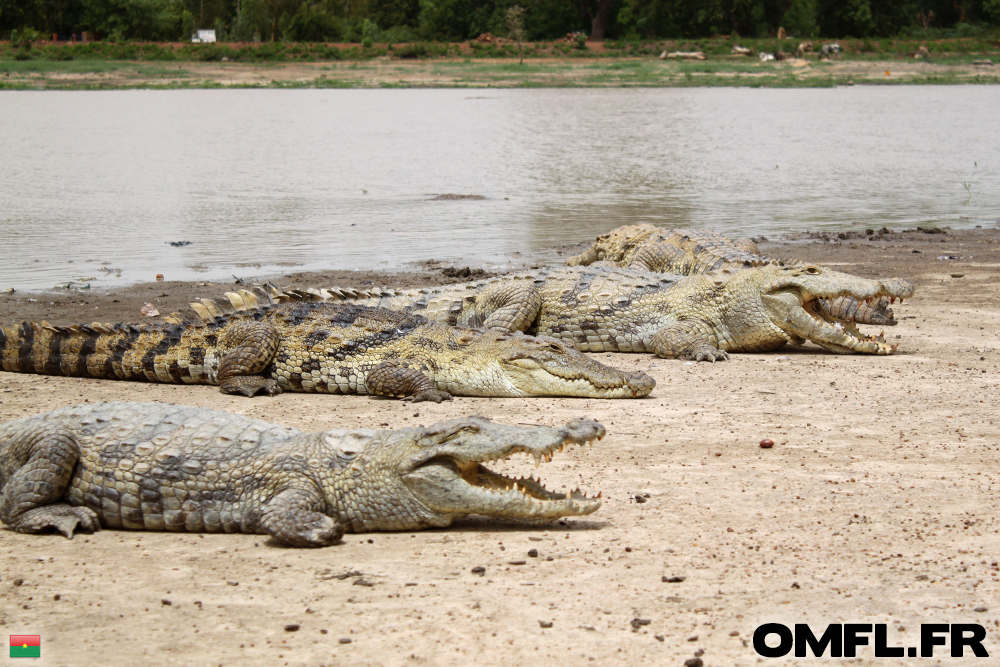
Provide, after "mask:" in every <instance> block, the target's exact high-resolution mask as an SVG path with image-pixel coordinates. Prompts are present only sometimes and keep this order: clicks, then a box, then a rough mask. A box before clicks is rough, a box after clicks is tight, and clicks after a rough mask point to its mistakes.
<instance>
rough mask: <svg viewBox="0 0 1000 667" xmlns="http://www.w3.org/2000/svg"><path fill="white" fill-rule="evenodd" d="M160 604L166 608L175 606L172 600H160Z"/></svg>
mask: <svg viewBox="0 0 1000 667" xmlns="http://www.w3.org/2000/svg"><path fill="white" fill-rule="evenodd" d="M160 604H162V605H163V606H164V607H169V606H170V605H172V604H173V602H171V601H170V600H160Z"/></svg>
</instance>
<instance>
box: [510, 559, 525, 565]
mask: <svg viewBox="0 0 1000 667" xmlns="http://www.w3.org/2000/svg"><path fill="white" fill-rule="evenodd" d="M527 562H528V561H526V560H512V561H510V562H508V563H507V564H508V565H524V564H525V563H527Z"/></svg>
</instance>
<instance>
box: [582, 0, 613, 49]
mask: <svg viewBox="0 0 1000 667" xmlns="http://www.w3.org/2000/svg"><path fill="white" fill-rule="evenodd" d="M612 2H613V0H597V7H596V8H593V3H591V2H587V3H586V4H587V10H586V11H587V18H589V19H590V39H592V40H593V41H595V42H599V41H602V40H603V39H604V36H605V35H606V34H607V32H608V22H609V21H610V20H611V4H612Z"/></svg>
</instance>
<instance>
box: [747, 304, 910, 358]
mask: <svg viewBox="0 0 1000 667" xmlns="http://www.w3.org/2000/svg"><path fill="white" fill-rule="evenodd" d="M761 299H762V301H763V302H764V308H765V310H766V311H767V314H768V317H770V318H771V322H772V323H773V324H774V325H775V326H777V327H778V328H780V329H781V330H782V331H784V332H785V333H786V334H788V335H789V337H790V338H792V339H793V340H794V339H805V340H809V341H812V342H813V343H816V344H817V345H819V346H820V347H822V348H823V349H825V350H829V351H830V352H836V353H838V354H892V353H893V352H894V351H895V350H896V347H897V346H896V345H889V344H888V343H886V342H885V339H884V338H882V337H881V336H879V337H875V336H870V337H864V336H863V335H862V334H861V332H860V331H858V329H857V327H855V326H854V324H853V323H852V322H840V321H838V320H836V319H835V318H833V317H831V316H829V315H828V314H827V313H826V312H825V311H824V310H823V308H822V306H821V305H820V304H819V302H818V300H817V299H815V298H812V297H811V296H808V295H807V296H803V294H802V293H801V292H794V291H785V292H779V293H777V294H764V295H761ZM859 300H860V301H864V300H865V299H863V298H862V299H859Z"/></svg>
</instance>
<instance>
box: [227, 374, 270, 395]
mask: <svg viewBox="0 0 1000 667" xmlns="http://www.w3.org/2000/svg"><path fill="white" fill-rule="evenodd" d="M219 389H220V390H221V391H222V393H223V394H241V395H243V396H246V397H247V398H251V397H253V396H256V395H257V394H258V393H261V394H267V395H268V396H277V395H278V394H280V393H281V387H280V386H278V382H277V381H276V380H272V379H270V378H262V377H259V376H257V375H239V376H236V377H232V378H229V379H227V380H226V381H224V382H222V383H221V384H220V385H219Z"/></svg>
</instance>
